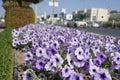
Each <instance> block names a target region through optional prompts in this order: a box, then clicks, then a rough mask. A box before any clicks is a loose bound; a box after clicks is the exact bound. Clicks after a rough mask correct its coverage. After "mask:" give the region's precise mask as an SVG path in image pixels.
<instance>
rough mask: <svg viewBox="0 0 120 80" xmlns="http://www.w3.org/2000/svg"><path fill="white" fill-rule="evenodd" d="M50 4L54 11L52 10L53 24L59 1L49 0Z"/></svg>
mask: <svg viewBox="0 0 120 80" xmlns="http://www.w3.org/2000/svg"><path fill="white" fill-rule="evenodd" d="M49 6H52V7H53V11H52V24H54V13H55V7H58V1H57V0H50V1H49Z"/></svg>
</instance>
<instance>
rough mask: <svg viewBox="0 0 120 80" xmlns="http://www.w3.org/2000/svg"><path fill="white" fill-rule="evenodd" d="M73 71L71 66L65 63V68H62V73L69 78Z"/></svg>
mask: <svg viewBox="0 0 120 80" xmlns="http://www.w3.org/2000/svg"><path fill="white" fill-rule="evenodd" d="M72 72H73V71H72V70H71V69H70V67H69V66H67V65H65V66H64V68H63V69H62V70H61V75H62V77H64V78H67V77H69V76H70V75H71V73H72Z"/></svg>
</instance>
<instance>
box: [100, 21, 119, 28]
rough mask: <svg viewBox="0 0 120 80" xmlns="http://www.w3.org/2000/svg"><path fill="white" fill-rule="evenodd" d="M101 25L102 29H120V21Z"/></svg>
mask: <svg viewBox="0 0 120 80" xmlns="http://www.w3.org/2000/svg"><path fill="white" fill-rule="evenodd" d="M102 25H103V27H104V28H108V27H111V28H115V27H118V28H120V21H114V22H113V21H109V22H104V23H103V24H102Z"/></svg>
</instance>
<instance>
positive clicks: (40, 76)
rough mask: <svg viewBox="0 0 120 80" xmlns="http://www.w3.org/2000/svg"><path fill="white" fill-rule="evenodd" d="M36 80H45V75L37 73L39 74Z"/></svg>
mask: <svg viewBox="0 0 120 80" xmlns="http://www.w3.org/2000/svg"><path fill="white" fill-rule="evenodd" d="M38 78H42V79H44V80H47V77H46V76H45V74H43V73H39V74H38Z"/></svg>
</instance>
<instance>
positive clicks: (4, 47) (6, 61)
mask: <svg viewBox="0 0 120 80" xmlns="http://www.w3.org/2000/svg"><path fill="white" fill-rule="evenodd" d="M11 42H12V37H11V29H10V28H9V29H8V28H7V29H5V31H3V32H0V80H8V79H9V80H13V79H12V77H13V76H12V74H13V54H12V47H11Z"/></svg>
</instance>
